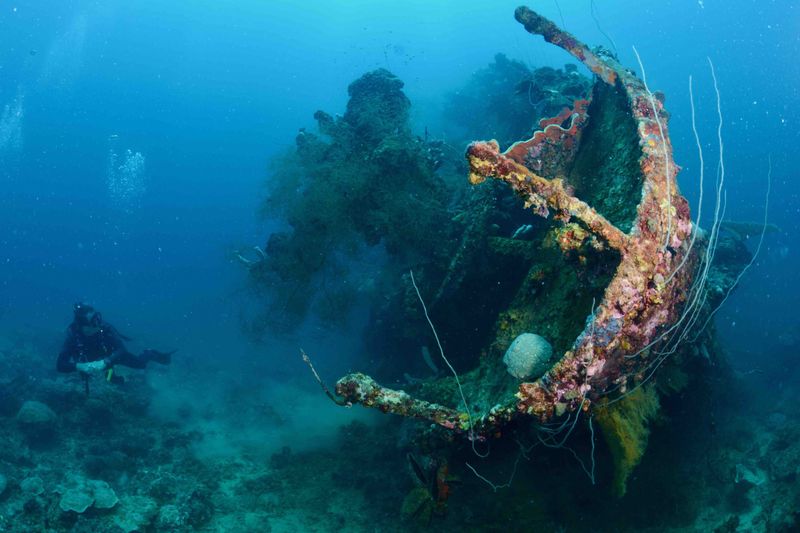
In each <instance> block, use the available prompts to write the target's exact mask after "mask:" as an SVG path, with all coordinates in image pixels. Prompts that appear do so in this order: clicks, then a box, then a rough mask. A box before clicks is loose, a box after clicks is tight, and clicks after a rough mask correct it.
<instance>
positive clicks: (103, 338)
mask: <svg viewBox="0 0 800 533" xmlns="http://www.w3.org/2000/svg"><path fill="white" fill-rule="evenodd" d="M123 339H124V337H123V335H122V334H120V332H118V331H117V329H116V328H115V327H114V326H112V325H111V324H109V323H108V322H105V321H103V322H101V324H100V330H99V331H98V332H97V333H95V334H94V335H84V334H83V333H82V332H81V327H80V326H79V325H78V324H77V323H75V322H73V323H72V324H70V326H69V329H68V330H67V338H66V340H65V341H64V346H63V347H62V348H61V352H60V353H59V354H58V361H57V362H56V368H57V369H58V371H59V372H74V371H75V365H76V364H77V363H86V362H91V361H99V360H101V359H103V360H105V362H106V367H107V368H108V367H112V366H114V365H123V366H128V367H131V368H144V367H146V366H147V363H149V362H150V361H155V362H157V363H161V364H169V362H170V359H171V355H172V354H171V353H165V352H158V351H156V350H145V351H144V352H142V353H141V354H139V355H136V354H134V353H131V352H130V351H128V349H127V348H126V347H125V344H124V342H123Z"/></svg>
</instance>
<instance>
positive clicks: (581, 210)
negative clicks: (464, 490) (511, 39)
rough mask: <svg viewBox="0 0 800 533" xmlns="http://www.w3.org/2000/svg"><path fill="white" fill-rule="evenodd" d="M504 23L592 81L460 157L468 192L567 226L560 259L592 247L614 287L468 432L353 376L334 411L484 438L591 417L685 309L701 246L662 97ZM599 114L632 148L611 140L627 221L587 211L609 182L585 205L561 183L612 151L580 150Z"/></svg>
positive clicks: (645, 365) (602, 59) (629, 76)
mask: <svg viewBox="0 0 800 533" xmlns="http://www.w3.org/2000/svg"><path fill="white" fill-rule="evenodd" d="M515 16H516V19H517V21H519V22H520V23H521V24H523V25H524V27H525V29H526V30H527V31H528V32H530V33H532V34H534V35H541V36H543V37H544V39H545V40H546V41H547V42H549V43H552V44H555V45H557V46H559V47H561V48H563V49H564V50H566V51H567V52H569V53H570V54H571V55H572V56H573V57H575V58H576V59H577V60H579V61H580V62H581V63H583V64H584V65H585V66H586V67H588V68H589V69H590V70H591V71H592V72H593V73H594V74H595V75H596V76H597V80H596V86H595V90H594V93H593V96H592V101H591V102H590V101H586V100H579V101H577V102H575V105H574V107H573V109H565V110H564V112H562V113H561V114H560V115H559V116H557V117H554V118H553V119H549V120H543V121H542V122H541V124H540V126H541V129H540V130H539V131H537V132H536V133H535V134H534V135H533V137H532V138H531V139H529V140H527V141H524V142H519V143H516V144H514V145H513V146H511V147H510V148H509V149H508V150H506V151H504V152H501V151H500V148H499V146H498V143H497V142H495V141H488V142H475V143H472V144H471V145H470V146H469V148H468V150H467V159H468V162H469V168H470V175H469V179H470V181H471V182H472V183H473V184H478V183H481V182H482V181H484V180H486V179H487V178H493V179H497V180H501V181H503V182H505V183H506V184H508V186H509V187H511V188H512V189H513V190H514V191H515V192H516V194H517V195H519V196H520V197H521V198H522V199H523V200H524V201H525V205H526V207H529V208H530V209H532V210H533V211H534V212H535V213H536V214H538V215H541V216H544V217H552V218H553V219H555V220H557V221H558V222H557V223H563V224H565V225H566V224H569V227H570V228H573V229H572V230H570V231H566V232H562V234H561V235H562V236H561V237H560V242H559V246H561V248H562V249H563V250H565V251H566V250H569V249H575V248H576V247H579V246H584V245H590V246H591V247H592V248H594V249H596V250H602V252H601V253H607V254H608V255H609V257H610V258H613V259H609V260H610V261H618V263H617V266H616V270H615V272H614V275H613V278H612V279H611V282H610V283H609V284H608V286H607V287H606V289H605V292H604V295H603V298H602V300H601V301H599V302H597V304H596V306H595V309H594V310H593V313H592V315H591V316H590V318H589V319H588V320H587V322H586V326H585V328H584V330H583V332H582V333H581V334H580V335H579V336H578V338H577V339H576V340H575V342H574V344H573V345H572V347H571V349H569V350H567V351H566V352H565V353H563V354H562V355H561V357H560V358H559V359H558V360H557V362H556V363H555V364H554V365H553V366H552V367H551V368H550V369H549V370H548V371H547V372H546V373H545V374H544V375H543V376H542V377H540V378H539V379H537V380H535V381H532V382H527V383H522V384H521V385H520V387H519V391H518V393H517V395H516V398H515V400H514V401H513V402H511V403H508V404H506V405H497V406H495V407H494V408H492V409H490V410H489V411H488V412H486V413H482V414H481V415H480V416H478V417H476V418H475V420H472V421H471V422H472V424H471V425H470V416H469V415H468V414H467V413H465V412H463V411H461V410H459V409H455V408H449V407H444V406H442V405H438V404H434V403H429V402H426V401H423V400H417V399H414V398H412V397H411V396H409V395H408V394H407V393H405V392H403V391H397V390H392V389H387V388H385V387H382V386H380V385H379V384H377V383H376V382H375V381H374V380H373V379H372V378H370V377H369V376H366V375H364V374H350V375H347V376H345V377H343V378H342V379H340V380H339V381H338V383H337V384H336V393H337V394H338V395H339V396H340V397H341V399H342V401H343V402H347V403H350V404H354V403H360V404H362V405H365V406H368V407H375V408H378V409H380V410H381V411H384V412H388V413H394V414H399V415H403V416H411V417H418V418H424V419H428V420H431V421H433V422H435V423H436V424H438V425H440V426H443V427H445V428H448V429H451V430H455V431H462V432H463V431H467V430H469V431H475V432H479V433H485V432H489V431H490V430H491V429H493V428H495V427H498V426H500V425H503V424H505V423H507V422H508V421H510V420H511V419H513V418H515V417H518V416H522V415H529V416H533V417H535V418H536V419H538V420H539V421H541V422H546V421H548V420H551V419H552V418H554V417H555V416H560V415H563V414H564V413H569V412H574V411H576V410H579V409H584V410H588V409H591V407H592V405H594V404H596V402H597V401H598V400H600V399H602V398H604V397H607V396H608V395H609V394H612V393H613V394H616V395H618V394H621V393H624V392H625V391H626V390H630V389H631V388H632V387H636V386H637V384H638V383H641V382H642V381H643V380H644V379H647V378H648V377H650V375H651V374H652V372H653V371H655V369H656V368H657V366H658V364H659V363H658V361H657V359H656V358H657V357H659V354H658V351H659V347H660V345H661V344H662V343H663V342H664V340H665V337H666V336H667V334H668V333H670V331H671V330H670V328H671V327H673V328H674V325H675V324H676V323H678V322H679V321H680V319H681V318H680V317H681V313H682V312H684V309H685V308H686V304H687V298H688V297H689V296H688V295H689V294H690V288H691V285H692V282H693V279H692V278H693V275H694V272H695V270H696V266H697V261H698V259H697V258H698V253H697V250H698V248H700V247H699V246H696V247H694V249H693V247H692V246H691V241H692V232H693V230H694V225H693V223H692V221H691V218H690V214H689V205H688V203H687V201H686V199H685V198H684V197H683V196H681V195H680V193H679V191H678V186H677V183H676V174H677V172H678V166H677V165H676V164H675V163H674V161H673V159H672V146H671V143H670V139H669V133H668V127H667V122H668V115H667V112H666V110H665V109H664V104H663V101H662V99H661V98H659V97H657V96H655V95H653V94H652V93H651V92H650V91H649V89H648V88H647V87H646V85H645V83H644V82H643V81H642V80H640V79H639V78H638V77H636V76H635V75H634V74H633V73H632V72H631V71H630V70H628V69H626V68H624V67H623V66H622V65H620V64H619V63H618V62H617V61H616V59H614V58H613V57H611V56H610V55H608V54H604V53H602V52H596V51H592V50H590V49H589V48H588V47H587V46H586V45H584V44H583V43H581V42H580V41H578V40H577V39H576V38H575V37H574V36H572V35H570V34H569V33H567V32H565V31H563V30H561V29H559V28H558V27H557V26H556V25H555V24H554V23H552V22H551V21H549V20H547V19H545V18H544V17H542V16H540V15H538V14H537V13H535V12H533V11H532V10H530V9H528V8H526V7H520V8H518V9H517V10H516V13H515ZM604 108H609V109H611V113H614V114H616V117H617V118H616V119H615V120H617V121H619V122H622V123H624V124H625V127H628V128H629V129H630V138H629V139H628V141H627V142H628V144H629V145H630V146H633V148H630V146H628V147H627V148H625V147H624V146H623V144H624V143H623V142H622V141H620V149H621V150H625V149H628V150H629V153H628V154H627V155H626V157H628V158H629V159H630V160H631V161H634V165H633V166H634V167H637V164H636V163H637V162H638V168H635V172H632V173H631V174H632V175H626V176H622V177H621V178H620V179H621V180H623V181H624V182H625V183H626V186H629V187H634V188H635V189H633V190H634V191H635V190H638V191H640V193H641V194H640V196H639V199H638V204H637V205H636V207H635V210H633V209H632V205H631V206H629V207H630V213H631V216H630V217H628V219H627V220H625V219H624V217H621V216H618V215H616V214H615V215H614V216H613V217H612V216H607V215H605V214H604V212H603V211H604V210H606V211H607V209H605V208H603V209H601V208H598V207H597V205H593V203H597V199H598V198H599V197H601V196H602V195H603V194H605V195H613V194H614V188H615V187H617V186H618V185H619V184H612V183H608V184H602V183H601V184H600V185H599V189H601V192H600V193H598V185H595V186H594V188H593V191H592V192H591V194H589V197H588V198H586V197H584V198H582V197H580V196H579V194H580V192H578V193H576V190H578V191H580V189H581V187H580V186H577V187H576V185H575V184H574V183H571V182H570V179H569V176H568V174H569V169H570V168H571V166H572V165H573V164H574V162H575V161H576V158H580V157H582V150H594V149H596V145H597V143H598V142H600V141H602V142H605V143H606V144H607V145H609V146H614V143H615V142H616V139H608V138H606V139H603V138H602V130H601V133H598V132H597V130H596V131H595V133H594V136H595V140H593V141H592V143H593V144H592V145H591V146H584V144H583V142H582V141H583V140H584V139H583V135H584V133H585V131H586V128H587V124H589V123H591V121H592V120H600V118H599V117H601V116H604V115H603V113H599V112H598V111H600V110H601V109H604ZM592 110H596V111H595V113H594V115H593V112H592ZM595 115H596V116H595ZM609 131H613V130H609ZM598 136H599V137H600V141H598V140H597V138H598ZM637 145H638V146H637ZM637 150H638V153H636V152H637ZM620 157H623V155H622V154H620ZM610 158H611V159H613V153H612V155H611V156H610ZM606 159H608V157H606ZM604 187H605V188H607V190H604V191H603V190H602V189H603V188H604ZM583 188H584V189H587V188H586V187H583ZM587 190H588V189H587ZM600 203H602V202H600ZM606 203H607V202H606ZM611 218H614V219H616V220H615V222H612V221H611V220H610V219H611ZM561 241H563V242H561Z"/></svg>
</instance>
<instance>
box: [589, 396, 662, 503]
mask: <svg viewBox="0 0 800 533" xmlns="http://www.w3.org/2000/svg"><path fill="white" fill-rule="evenodd" d="M658 408H659V403H658V394H657V393H656V389H655V386H652V385H646V386H644V387H640V388H638V389H636V390H635V391H633V392H632V393H631V394H629V395H628V396H626V397H624V398H623V399H622V400H620V401H618V402H615V403H613V404H609V402H608V401H607V400H604V401H601V402H600V403H599V404H598V406H597V407H596V408H595V411H594V412H595V419H596V420H597V422H598V423H599V425H600V428H601V429H602V430H603V436H604V437H605V440H606V443H607V444H608V448H609V449H610V450H611V457H612V458H613V459H614V490H615V491H616V493H617V494H618V495H619V496H624V495H625V490H626V486H627V482H628V476H630V475H631V472H632V471H633V469H634V468H635V467H636V465H638V464H639V461H641V459H642V456H643V455H644V452H645V449H646V448H647V439H648V437H649V435H650V429H649V424H650V422H651V421H652V420H653V419H654V418H655V417H656V416H657V415H658Z"/></svg>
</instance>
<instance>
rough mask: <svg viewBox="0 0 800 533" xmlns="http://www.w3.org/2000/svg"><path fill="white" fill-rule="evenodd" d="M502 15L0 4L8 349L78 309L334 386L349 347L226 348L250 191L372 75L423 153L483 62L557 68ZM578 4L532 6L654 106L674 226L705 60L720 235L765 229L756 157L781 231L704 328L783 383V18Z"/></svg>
mask: <svg viewBox="0 0 800 533" xmlns="http://www.w3.org/2000/svg"><path fill="white" fill-rule="evenodd" d="M517 3H518V2H516V1H515V2H506V1H505V0H502V1H495V2H481V1H476V0H464V1H461V2H452V1H449V0H448V1H437V2H431V1H421V0H413V1H407V2H402V3H398V2H386V1H335V2H325V1H319V0H312V1H306V2H292V1H284V0H281V1H277V0H269V1H255V0H241V1H239V2H210V1H202V2H163V1H149V0H146V1H135V2H131V1H127V2H122V1H117V0H112V1H108V2H100V3H98V2H93V1H68V2H67V1H64V2H61V1H19V2H3V3H2V4H0V43H2V46H0V112H2V115H1V116H2V119H0V120H2V121H1V122H0V322H2V326H3V329H4V330H6V331H10V330H16V329H23V330H27V331H31V332H33V334H35V336H36V338H37V339H38V340H39V342H41V343H43V344H44V345H45V346H49V347H51V348H52V349H53V350H55V349H56V348H57V347H58V345H59V343H60V342H61V339H62V333H63V328H64V327H66V325H67V324H68V323H69V321H70V319H71V305H72V303H74V302H75V301H78V300H88V301H91V302H93V303H95V304H96V305H97V306H98V307H99V308H101V309H102V311H103V313H104V315H105V316H106V317H107V318H108V319H109V320H111V321H112V322H113V323H115V324H117V326H118V327H120V329H123V330H124V331H125V332H127V333H128V334H130V335H132V336H135V337H137V340H141V342H142V343H144V344H149V345H163V346H168V347H173V348H180V350H181V352H180V353H182V354H184V357H186V358H193V359H195V360H197V361H209V362H211V363H213V364H215V365H216V364H219V365H220V366H222V367H226V365H227V367H226V368H227V370H229V371H230V373H231V375H234V376H235V375H238V374H241V372H242V371H243V370H246V369H247V368H249V367H248V366H247V365H248V364H249V363H248V361H251V360H253V359H254V358H258V360H259V362H260V363H261V364H260V366H259V367H258V369H259V370H258V371H259V372H264V373H267V375H264V376H263V378H264V380H265V381H269V380H271V379H275V378H276V377H280V378H281V379H282V378H283V377H286V376H303V377H304V378H305V377H307V376H306V375H305V374H306V369H305V367H303V366H302V365H301V364H297V361H296V360H294V359H292V358H293V357H295V355H294V354H295V353H296V351H295V350H296V348H297V345H298V344H301V343H302V344H303V345H304V346H311V347H314V348H316V349H317V354H318V358H319V360H320V364H321V366H322V368H324V369H325V370H326V371H329V372H330V374H331V375H338V374H341V373H344V372H345V371H347V370H349V369H350V363H351V361H352V354H350V353H347V352H348V350H349V349H350V348H352V347H353V344H354V343H356V341H353V340H352V338H349V337H347V336H345V337H344V338H340V337H335V338H325V337H324V336H323V337H319V336H317V337H312V338H307V339H305V340H301V341H298V339H296V338H295V339H290V340H286V339H277V338H276V339H270V340H268V341H267V342H266V343H265V344H262V345H252V344H250V343H248V342H247V341H245V340H244V339H243V335H242V334H241V331H240V324H239V321H238V319H237V317H238V316H239V313H240V309H241V305H242V301H241V292H242V291H245V290H246V289H245V288H243V287H245V285H246V284H245V281H246V272H245V271H244V269H243V268H242V267H241V265H239V264H238V263H237V262H236V261H234V260H233V256H232V252H233V251H234V250H237V249H240V248H244V247H248V246H253V245H263V243H264V241H265V238H266V236H267V234H268V233H269V230H270V228H272V227H273V226H274V225H275V224H276V223H277V222H276V221H275V220H274V219H272V218H270V217H269V216H267V217H266V218H261V217H259V216H258V213H257V212H258V209H259V206H260V204H261V201H262V199H263V198H264V194H265V192H264V191H265V183H266V182H267V180H269V179H276V178H275V177H274V176H271V175H270V173H269V168H270V161H271V160H272V158H273V157H275V156H276V155H278V154H280V153H282V152H284V151H286V150H287V149H290V148H292V147H293V146H294V138H295V135H296V134H297V132H298V130H299V129H300V128H308V129H309V130H314V128H315V127H316V126H315V124H314V121H313V118H312V116H313V114H314V112H315V111H316V110H318V109H324V110H326V111H329V112H331V113H334V112H340V113H341V112H343V110H344V106H345V104H346V102H347V92H346V88H347V85H348V84H349V83H350V82H351V81H353V80H354V79H356V78H357V77H359V76H360V75H361V74H363V73H364V72H366V71H368V70H372V69H375V68H379V67H383V68H387V69H389V70H391V71H392V72H393V73H394V74H396V75H397V76H398V77H400V78H401V79H402V80H404V82H405V84H406V85H405V89H404V90H405V91H406V94H407V95H408V97H409V98H410V100H411V101H412V103H413V107H412V122H413V128H414V131H415V132H417V133H418V134H420V135H422V132H423V131H424V130H425V128H427V129H428V131H429V132H431V134H432V135H434V136H439V135H444V134H445V132H446V128H447V125H446V124H444V123H443V118H442V115H441V108H442V105H443V103H444V100H445V97H446V95H447V94H448V93H449V92H452V91H454V90H457V89H458V87H459V86H461V85H462V84H463V83H464V82H465V81H466V80H467V79H468V78H469V76H470V75H471V74H472V73H473V72H474V71H475V70H476V69H478V68H481V67H483V66H485V65H487V64H488V63H490V62H491V60H492V58H493V57H494V55H495V54H497V53H498V52H503V53H505V54H506V55H507V56H509V57H510V58H514V59H519V60H521V61H523V62H525V63H527V64H529V65H531V66H536V67H539V66H545V65H552V66H556V67H559V66H562V65H563V64H564V63H566V62H568V61H569V60H570V58H568V57H567V56H566V54H565V53H564V52H563V51H561V50H559V49H556V48H555V47H553V46H550V45H547V44H546V43H544V42H543V40H542V39H541V38H538V37H533V36H531V35H529V34H527V33H526V32H524V31H523V29H522V28H521V27H520V26H519V25H518V24H517V23H516V22H515V21H514V19H513V10H514V8H515V7H516V5H517ZM594 5H595V8H596V18H597V20H595V18H593V17H592V13H591V9H590V2H589V1H585V0H580V1H576V2H569V1H562V2H555V1H549V0H542V1H539V2H536V3H535V4H534V5H532V6H531V7H533V8H534V9H537V10H539V11H540V12H541V13H543V14H544V15H545V16H547V17H549V18H550V19H552V20H554V21H556V22H557V23H559V24H563V25H564V26H565V27H566V29H568V30H569V31H570V32H571V33H573V34H575V35H577V36H579V37H580V38H581V39H582V40H583V41H584V42H587V43H589V44H602V45H604V46H606V47H611V44H610V42H609V39H608V38H607V37H610V38H611V39H613V41H614V44H615V46H616V48H617V50H618V53H619V58H620V60H621V62H622V63H623V64H625V65H628V66H629V67H631V68H633V69H634V70H637V71H638V70H639V69H638V67H637V65H636V58H635V56H634V53H633V50H632V46H635V47H636V49H637V50H638V52H639V54H640V55H641V58H642V61H643V63H644V66H645V69H646V73H647V82H648V84H649V86H650V88H651V89H652V90H654V91H656V90H657V91H662V92H664V93H665V94H666V96H667V99H666V103H667V104H666V105H667V109H668V110H669V111H670V113H671V120H670V131H671V138H672V142H673V146H674V150H675V160H676V162H677V163H678V164H679V165H680V166H681V167H682V169H683V170H682V172H681V174H680V176H679V180H680V186H681V190H682V192H683V193H684V194H685V195H686V196H687V197H688V198H689V200H690V202H691V203H692V207H693V212H694V211H695V210H696V205H697V199H698V190H697V181H696V180H697V175H698V174H697V168H698V162H697V150H696V147H695V143H694V138H693V135H692V132H691V122H690V114H689V94H688V78H689V76H690V75H691V76H693V80H694V90H695V100H696V104H697V112H698V128H699V133H700V136H701V138H702V139H703V142H704V145H705V148H706V154H705V155H706V160H707V161H712V162H716V160H717V159H718V152H717V149H716V146H717V138H716V135H717V132H716V109H715V105H716V103H715V97H714V88H713V83H712V79H711V76H710V71H709V66H708V60H707V58H711V60H712V61H713V64H714V67H715V69H716V73H717V77H718V86H719V90H720V92H721V107H722V113H723V116H724V124H723V132H722V135H723V138H724V162H725V170H726V183H727V217H728V218H729V219H733V220H743V221H755V222H760V221H761V220H763V216H764V208H765V198H764V193H765V186H766V180H767V168H768V158H769V157H771V161H772V191H771V196H770V198H769V213H768V215H769V216H768V218H769V222H770V223H772V224H774V225H776V226H777V227H778V228H779V231H778V232H774V233H769V234H767V236H766V239H765V242H764V246H763V248H762V249H761V252H760V255H759V256H758V258H757V260H756V262H755V264H754V265H753V267H752V268H751V270H750V271H749V272H748V273H747V274H746V275H745V276H744V277H743V278H742V280H741V286H740V287H739V288H738V289H737V290H736V292H735V293H734V294H733V295H732V297H731V298H730V300H729V301H728V302H727V303H726V304H725V306H724V308H722V309H721V310H720V312H719V314H718V316H717V321H718V326H719V332H720V337H721V340H722V342H723V344H725V345H726V346H728V347H730V349H731V354H730V357H731V359H732V363H733V365H734V366H735V367H737V368H739V369H741V370H743V371H746V370H750V369H754V368H758V367H759V365H760V364H761V361H762V360H763V358H765V357H771V358H781V357H785V358H787V361H790V360H791V361H794V363H792V364H796V357H797V356H796V354H784V353H774V352H772V353H765V352H764V350H763V347H765V346H768V345H771V343H772V341H773V340H774V339H775V338H777V337H779V336H781V335H784V334H787V333H791V334H797V333H796V332H797V331H798V323H799V322H800V318H798V314H797V304H798V302H800V285H798V283H797V275H796V270H797V265H798V264H799V259H800V247H798V244H797V243H798V238H800V222H799V221H800V185H798V183H800V181H798V180H799V179H800V163H799V162H798V158H797V157H796V152H797V147H798V144H799V143H800V134H799V133H798V132H800V94H798V87H800V62H799V61H798V60H797V58H798V57H800V4H798V3H797V2H795V1H792V0H778V1H765V0H753V1H744V0H734V1H722V0H700V1H694V0H684V1H671V2H634V1H631V0H619V1H615V2H611V1H608V0H596V1H594ZM598 22H599V25H598ZM127 150H130V151H131V152H130V154H131V157H134V158H136V154H137V153H138V154H141V155H140V156H139V157H140V159H139V161H143V166H142V167H141V168H139V169H138V170H137V168H136V165H135V161H133V162H131V163H130V164H131V165H132V166H131V167H130V168H131V169H132V170H131V171H130V172H131V176H129V177H130V178H131V180H132V182H133V185H132V187H133V189H132V190H129V189H125V186H123V185H120V184H119V181H117V182H114V179H117V180H119V179H120V177H119V170H115V171H109V158H110V157H111V154H112V153H113V154H116V157H117V161H120V160H123V161H124V159H125V157H126V151H127ZM117 166H118V165H117ZM710 168H713V164H712V166H711V167H710ZM115 173H116V174H115ZM713 174H714V172H713V171H710V172H709V173H708V174H707V177H708V178H709V179H707V181H706V191H705V193H706V196H705V197H706V200H707V201H708V202H709V203H707V204H706V206H705V207H704V220H703V222H704V223H705V224H706V225H707V224H709V223H710V220H711V219H710V215H711V213H712V212H713V209H712V203H711V202H710V200H709V199H710V198H711V197H712V195H713V190H714V189H713V187H714V183H713V181H714V180H713ZM115 183H116V184H115ZM706 216H709V218H705V217H706ZM750 244H751V245H754V244H755V242H754V241H752V240H751V243H750ZM793 332H794V333H793ZM331 335H333V334H331ZM356 344H357V343H356ZM336 347H341V348H342V351H339V350H336V349H335V348H336ZM287 353H288V354H289V355H287ZM53 357H55V352H53ZM269 372H274V375H269Z"/></svg>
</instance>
